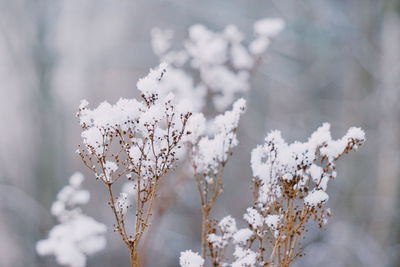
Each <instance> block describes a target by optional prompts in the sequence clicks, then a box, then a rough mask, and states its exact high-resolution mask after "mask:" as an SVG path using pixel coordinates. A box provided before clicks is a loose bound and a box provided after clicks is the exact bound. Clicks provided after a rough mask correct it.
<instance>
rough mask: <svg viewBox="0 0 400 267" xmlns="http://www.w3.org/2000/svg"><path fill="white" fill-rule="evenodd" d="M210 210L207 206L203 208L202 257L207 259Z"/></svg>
mask: <svg viewBox="0 0 400 267" xmlns="http://www.w3.org/2000/svg"><path fill="white" fill-rule="evenodd" d="M209 213H210V209H209V208H208V207H207V206H206V207H203V208H202V220H201V221H202V224H201V256H202V257H203V258H204V259H205V258H206V251H207V233H208V228H209V223H208V216H209Z"/></svg>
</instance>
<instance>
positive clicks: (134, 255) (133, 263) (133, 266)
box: [130, 246, 139, 267]
mask: <svg viewBox="0 0 400 267" xmlns="http://www.w3.org/2000/svg"><path fill="white" fill-rule="evenodd" d="M130 255H131V258H130V259H131V267H138V266H139V261H138V255H137V249H136V246H134V247H133V248H131V251H130Z"/></svg>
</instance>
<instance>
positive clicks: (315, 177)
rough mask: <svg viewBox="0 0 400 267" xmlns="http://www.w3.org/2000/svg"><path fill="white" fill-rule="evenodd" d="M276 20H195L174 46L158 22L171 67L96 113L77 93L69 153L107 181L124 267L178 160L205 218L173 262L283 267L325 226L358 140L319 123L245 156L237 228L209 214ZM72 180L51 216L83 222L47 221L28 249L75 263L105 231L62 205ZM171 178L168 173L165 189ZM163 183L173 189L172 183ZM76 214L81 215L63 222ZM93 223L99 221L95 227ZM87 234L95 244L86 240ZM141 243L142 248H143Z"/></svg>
mask: <svg viewBox="0 0 400 267" xmlns="http://www.w3.org/2000/svg"><path fill="white" fill-rule="evenodd" d="M283 27H284V22H283V21H282V20H280V19H262V20H260V21H257V22H256V23H255V24H254V27H253V28H254V29H253V30H254V31H253V32H254V39H253V40H252V41H250V42H245V38H244V34H243V33H242V32H240V31H239V30H238V28H237V27H236V26H234V25H230V26H228V27H226V28H225V29H224V30H223V31H222V32H214V31H211V30H209V29H207V28H206V27H205V26H203V25H194V26H192V27H190V29H189V37H188V39H187V40H185V42H184V45H183V48H180V49H178V50H173V49H172V45H171V40H172V39H173V32H172V31H171V30H160V29H157V28H155V29H153V30H152V47H153V51H154V52H155V54H156V55H157V56H158V57H159V59H160V61H162V62H167V63H168V65H167V63H161V64H160V65H159V66H158V67H157V68H155V69H153V70H150V72H149V74H148V75H147V76H146V77H144V78H142V79H139V81H138V82H137V89H138V90H139V91H140V93H141V100H137V99H120V100H119V101H117V103H115V104H110V103H108V102H103V103H101V104H100V105H99V106H98V107H96V108H93V109H91V108H89V103H88V102H87V101H86V100H82V101H81V104H80V105H79V111H78V113H77V116H78V118H79V121H80V125H81V127H82V134H81V136H82V145H81V146H79V149H78V150H77V153H78V155H79V156H80V157H81V159H82V161H83V163H84V164H85V165H86V167H88V168H89V169H90V170H91V171H92V172H93V173H94V175H95V177H96V178H97V180H99V181H100V182H102V183H103V184H104V186H105V188H106V192H107V194H108V196H109V201H108V205H109V206H110V208H111V211H112V213H113V216H114V218H115V224H114V231H115V232H117V233H118V234H119V235H120V237H121V239H122V242H123V243H124V244H125V245H126V247H127V248H128V249H129V252H130V262H131V266H132V267H136V266H139V262H140V261H139V260H138V254H140V253H139V252H140V251H146V250H148V249H149V245H148V244H149V243H148V242H145V241H147V240H143V239H144V237H146V238H147V237H148V236H151V235H144V233H145V232H146V230H148V229H149V228H150V224H151V222H152V221H151V219H152V217H153V215H154V214H155V213H156V215H157V212H158V211H157V210H156V211H155V208H154V206H155V203H156V201H157V200H160V194H159V186H160V180H161V179H162V178H163V177H165V176H166V175H167V174H168V173H170V172H171V171H172V170H173V169H175V167H176V166H177V165H178V163H182V165H183V164H186V165H184V167H183V168H182V169H183V171H182V173H183V174H186V172H185V170H186V169H189V168H188V167H189V166H188V163H190V165H191V166H192V169H193V172H192V175H193V178H194V179H193V180H194V181H195V184H196V187H197V190H198V193H199V198H200V206H201V209H200V210H201V215H202V216H201V233H200V238H201V253H197V252H193V251H191V250H186V251H184V252H182V253H181V255H180V258H179V263H180V265H181V266H183V267H202V266H208V265H210V266H221V267H224V266H232V267H241V266H243V267H253V266H254V267H255V266H283V267H286V266H289V265H290V264H291V263H292V262H293V260H294V259H295V258H297V257H299V256H301V255H302V246H301V243H300V241H299V239H300V238H301V237H302V236H303V234H304V232H306V231H307V226H308V222H310V221H314V222H316V223H317V225H318V226H319V227H321V228H322V227H324V226H325V225H326V223H327V219H328V217H329V216H330V215H331V212H330V210H329V208H326V203H327V202H328V200H329V195H328V191H327V190H328V183H329V182H330V181H331V180H333V179H335V177H336V161H337V160H338V159H339V158H340V157H341V156H342V155H344V154H347V153H348V152H349V151H351V150H356V149H357V148H358V147H359V146H360V145H362V144H363V142H364V141H365V134H364V132H363V131H362V130H361V129H360V128H354V127H353V128H350V129H349V131H348V132H347V134H346V135H345V136H343V137H342V138H340V139H338V140H334V139H332V138H331V134H330V125H329V124H328V123H325V124H323V125H322V126H321V127H320V128H318V129H317V130H316V131H315V132H314V133H313V134H312V135H311V137H310V138H309V139H308V141H307V142H303V143H302V142H294V143H292V144H288V143H286V142H285V141H284V140H283V138H282V136H281V133H280V132H279V131H272V132H271V133H270V134H268V136H267V137H266V138H265V142H264V143H263V144H261V145H259V146H257V147H256V148H255V149H254V150H253V151H252V153H251V159H250V160H249V161H250V165H251V168H252V171H253V177H252V179H251V181H252V190H253V192H251V193H252V196H253V203H251V204H250V206H249V207H248V208H247V209H246V211H245V212H244V215H243V221H242V225H243V227H238V224H237V223H236V220H235V219H234V218H233V217H232V216H229V215H228V216H226V217H225V218H223V219H222V220H221V221H219V222H218V221H216V220H214V219H212V216H211V215H212V214H211V213H212V211H213V207H214V205H215V203H216V201H217V199H218V197H219V196H220V194H221V193H222V192H223V177H222V176H223V170H224V167H225V166H226V164H227V163H228V161H229V158H230V156H231V155H232V152H233V149H234V148H235V147H236V146H237V145H238V143H239V138H238V136H237V129H238V127H239V121H240V118H241V116H242V115H243V113H244V112H245V110H246V101H245V100H244V99H243V98H241V97H242V96H244V94H245V92H246V91H247V90H248V89H249V87H250V85H249V83H250V76H251V74H252V73H253V72H254V70H255V68H256V67H257V65H258V64H259V62H260V60H261V56H262V54H263V53H264V52H265V50H266V49H267V48H268V46H269V44H270V42H271V40H272V38H274V37H275V36H276V35H277V34H278V33H279V32H280V31H281V30H282V28H283ZM206 100H211V103H210V102H209V101H206ZM205 111H207V112H205ZM213 114H214V115H215V114H217V115H216V116H213ZM186 148H187V149H186ZM186 176H187V175H186ZM74 177H75V178H71V180H70V185H69V186H68V188H69V189H65V190H63V191H62V192H60V194H59V197H58V200H57V202H56V203H55V204H54V205H53V207H52V213H53V214H54V215H56V216H57V217H58V219H59V221H60V222H61V223H62V224H61V225H65V224H68V225H70V226H68V227H69V228H74V227H78V225H79V226H80V227H82V225H83V229H86V228H88V227H89V226H90V228H91V229H87V230H85V232H79V235H77V234H72V235H71V234H67V233H68V232H70V230H65V227H66V226H62V227H61V228H60V229H61V230H57V231H56V230H54V229H56V228H57V227H60V226H56V227H55V228H54V229H53V230H52V231H51V233H50V235H49V236H50V237H49V239H47V240H43V241H40V242H39V243H38V246H37V248H38V252H39V253H40V254H41V255H47V254H55V255H56V258H57V261H58V262H59V263H61V264H66V265H68V264H69V265H71V266H84V265H85V259H86V258H85V257H84V256H85V255H90V254H91V253H94V252H95V251H97V250H99V249H100V248H102V246H103V244H104V243H105V241H104V239H102V238H103V237H102V236H100V234H101V233H103V232H104V231H105V227H104V226H103V225H102V224H99V223H97V222H95V221H94V220H93V219H91V218H90V217H87V216H86V215H83V214H82V213H81V211H80V210H79V209H75V208H74V209H72V210H70V207H71V205H78V204H85V203H86V202H87V201H88V199H89V195H88V192H87V191H84V190H80V184H81V182H82V181H81V178H79V177H80V176H79V175H78V176H74ZM76 177H78V178H76ZM172 178H173V177H171V179H172ZM119 181H121V182H122V189H121V184H118V183H117V182H119ZM177 183H178V182H177V181H176V180H173V181H171V183H170V184H172V186H171V188H175V187H177V186H176V185H177ZM116 184H118V185H117V186H116ZM166 184H167V185H168V183H166ZM166 184H164V186H165V185H166ZM116 188H118V189H116ZM120 189H121V190H120ZM167 191H168V190H167ZM169 191H170V193H172V195H173V196H172V198H173V197H176V196H175V195H176V191H175V190H169ZM170 196H171V194H170ZM159 202H163V203H161V204H165V203H167V204H168V203H172V202H173V201H171V199H168V201H159ZM161 204H160V206H161ZM164 212H165V209H164V210H162V212H159V213H164ZM129 215H130V216H129ZM76 216H78V218H80V221H77V220H76V219H74V220H72V219H71V218H75V217H76ZM157 218H159V217H157ZM154 221H155V220H154ZM72 222H75V223H72ZM91 223H92V224H93V225H94V224H95V223H97V228H96V227H94V226H91V225H90V224H91ZM63 227H64V228H63ZM69 228H67V229H69ZM74 229H75V228H74ZM76 229H78V228H76ZM79 229H81V228H79ZM93 231H95V232H96V238H98V240H97V242H96V244H91V242H93V238H92V235H93V233H94V232H93ZM77 233H78V232H77ZM60 236H61V237H62V238H60ZM64 238H65V240H69V241H68V242H69V243H68V242H66V241H61V243H60V244H62V245H54V243H55V242H56V241H55V240H57V242H59V240H64ZM71 240H73V242H75V243H73V244H71V242H72V241H71ZM76 240H79V244H78V243H76V242H77V241H76ZM99 240H103V241H102V242H103V243H102V242H100V241H99ZM143 243H144V244H147V247H146V246H143V247H141V244H143ZM60 247H62V248H63V249H62V250H59V249H58V248H60ZM65 247H66V248H65ZM139 249H142V250H139ZM79 253H80V254H79Z"/></svg>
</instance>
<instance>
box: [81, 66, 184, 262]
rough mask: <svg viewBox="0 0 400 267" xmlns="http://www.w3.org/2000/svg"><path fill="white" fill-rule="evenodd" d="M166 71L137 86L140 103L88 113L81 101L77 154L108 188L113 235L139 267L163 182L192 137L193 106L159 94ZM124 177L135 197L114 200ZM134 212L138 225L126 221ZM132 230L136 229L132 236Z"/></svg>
mask: <svg viewBox="0 0 400 267" xmlns="http://www.w3.org/2000/svg"><path fill="white" fill-rule="evenodd" d="M166 67H167V66H166V64H160V66H159V67H158V68H156V69H154V70H150V72H149V74H148V75H147V76H146V77H145V78H142V79H140V80H139V81H138V82H137V88H138V90H139V91H140V92H141V97H142V98H143V100H142V101H138V100H136V99H120V100H119V101H118V102H117V103H116V104H114V105H111V104H109V103H107V102H103V103H101V104H100V105H99V106H98V107H97V108H95V109H89V108H88V102H87V101H85V100H83V101H82V102H81V105H80V106H79V112H78V114H77V116H78V117H79V120H80V125H81V127H82V130H83V131H82V139H83V146H80V149H78V151H77V153H78V154H79V155H80V157H81V158H82V161H83V162H84V164H85V165H86V166H87V167H88V168H89V169H90V170H92V171H93V172H94V173H95V175H96V178H97V179H99V180H101V181H102V182H103V183H104V185H105V186H106V188H107V192H108V194H109V199H110V201H109V205H110V207H111V210H112V211H113V213H114V215H115V219H116V223H115V231H116V232H118V233H119V234H120V236H121V238H122V240H123V241H124V243H125V244H126V246H127V247H128V248H129V249H130V250H131V257H132V258H133V261H135V262H137V259H136V257H137V256H136V253H137V247H138V244H139V241H140V239H141V237H142V236H143V233H144V231H145V230H146V228H147V227H148V225H149V221H150V217H151V214H152V208H153V204H154V201H155V198H156V195H157V188H158V185H159V181H160V179H161V178H162V177H163V176H165V175H166V174H167V173H168V172H169V171H170V170H172V169H174V167H175V163H176V162H177V161H178V160H179V158H180V156H181V155H182V154H183V153H182V151H183V147H182V145H183V142H184V140H187V139H188V138H189V136H190V134H191V133H190V131H188V130H187V129H186V126H187V123H188V120H189V118H190V116H191V115H192V113H191V111H190V110H191V107H190V106H189V105H188V104H187V103H185V102H184V101H176V100H175V99H174V98H175V97H174V95H173V94H172V93H168V94H162V92H163V90H161V89H160V84H161V83H162V80H163V78H164V74H165V72H166ZM160 92H161V93H160ZM121 178H122V179H123V180H125V181H131V183H129V184H128V185H127V186H129V185H130V186H131V187H132V188H131V189H130V190H129V189H128V191H131V192H132V191H134V192H135V193H134V194H127V193H126V192H122V193H121V194H120V195H119V197H118V198H116V197H115V196H114V194H115V193H114V187H113V185H114V183H115V182H116V181H118V180H120V179H121ZM132 183H133V184H132ZM131 207H132V208H134V209H135V211H134V213H135V216H134V218H135V221H134V222H130V221H127V216H126V214H127V212H128V210H129V209H130V208H131ZM128 226H132V228H134V229H132V230H131V232H132V234H129V232H128V229H127V228H128ZM133 226H134V227H133Z"/></svg>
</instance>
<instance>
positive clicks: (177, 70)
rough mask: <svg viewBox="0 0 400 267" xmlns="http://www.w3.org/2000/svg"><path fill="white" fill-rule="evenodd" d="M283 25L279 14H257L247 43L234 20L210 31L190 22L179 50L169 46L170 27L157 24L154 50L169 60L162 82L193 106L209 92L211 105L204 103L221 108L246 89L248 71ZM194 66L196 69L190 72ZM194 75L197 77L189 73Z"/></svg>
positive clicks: (203, 101)
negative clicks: (251, 37)
mask: <svg viewBox="0 0 400 267" xmlns="http://www.w3.org/2000/svg"><path fill="white" fill-rule="evenodd" d="M283 27H284V22H283V21H282V20H281V19H270V18H266V19H262V20H259V21H257V22H256V23H255V24H254V39H253V40H252V41H250V42H249V43H248V44H246V43H245V36H244V34H243V33H242V32H241V31H240V30H239V29H238V28H237V27H236V26H235V25H229V26H227V27H226V28H225V29H224V30H223V31H221V32H214V31H212V30H210V29H208V28H207V27H205V26H204V25H200V24H196V25H193V26H191V27H190V28H189V37H188V39H187V40H186V41H184V46H183V48H182V49H180V50H173V49H171V47H172V45H171V40H172V38H173V32H172V31H171V30H161V29H159V28H155V29H153V30H152V47H153V51H154V53H155V54H156V55H157V56H158V57H159V58H160V60H161V61H165V62H167V63H169V64H170V65H171V66H172V67H171V69H170V70H169V73H168V77H167V78H166V79H164V81H163V82H162V85H161V86H162V87H163V88H164V91H166V92H167V91H172V92H175V93H176V94H177V95H180V96H182V97H183V98H184V99H186V100H187V101H189V102H191V103H192V104H193V105H194V107H195V109H196V111H200V110H201V109H202V108H204V106H205V105H206V104H207V103H206V99H207V97H209V98H210V99H212V105H209V106H208V108H212V107H213V108H214V110H216V111H218V112H222V111H224V110H226V109H227V108H228V107H229V106H230V105H231V104H232V103H233V102H234V101H235V99H237V97H239V96H242V95H243V94H244V93H245V92H246V91H247V90H248V89H249V87H250V84H249V79H250V76H251V73H252V72H253V71H254V69H255V68H256V67H257V65H258V64H259V61H260V59H261V56H262V54H263V53H264V52H265V50H266V49H267V48H268V46H269V44H270V41H271V40H272V38H273V37H275V36H276V35H277V34H278V33H279V32H280V31H281V30H282V29H283ZM185 69H186V70H185ZM193 72H195V73H196V74H195V75H191V74H189V73H193ZM196 76H198V77H199V79H198V81H196V80H194V79H193V78H192V77H196Z"/></svg>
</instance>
